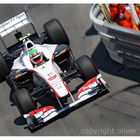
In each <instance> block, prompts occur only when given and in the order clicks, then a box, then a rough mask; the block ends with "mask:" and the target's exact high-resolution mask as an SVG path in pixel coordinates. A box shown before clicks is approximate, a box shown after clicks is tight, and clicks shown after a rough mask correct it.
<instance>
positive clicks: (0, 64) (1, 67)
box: [0, 53, 9, 82]
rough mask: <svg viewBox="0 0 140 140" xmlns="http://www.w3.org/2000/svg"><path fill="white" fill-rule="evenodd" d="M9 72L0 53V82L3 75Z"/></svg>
mask: <svg viewBox="0 0 140 140" xmlns="http://www.w3.org/2000/svg"><path fill="white" fill-rule="evenodd" d="M8 73H9V68H8V65H7V64H6V61H5V60H4V58H3V56H2V54H1V53H0V82H2V81H3V80H4V78H5V76H6V75H7V74H8Z"/></svg>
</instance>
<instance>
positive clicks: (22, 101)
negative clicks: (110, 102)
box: [14, 88, 37, 115]
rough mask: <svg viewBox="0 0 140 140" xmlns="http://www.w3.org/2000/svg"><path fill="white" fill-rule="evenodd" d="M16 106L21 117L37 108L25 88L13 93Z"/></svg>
mask: <svg viewBox="0 0 140 140" xmlns="http://www.w3.org/2000/svg"><path fill="white" fill-rule="evenodd" d="M14 99H15V103H16V106H17V108H18V110H19V112H20V114H21V115H23V114H27V113H29V112H30V111H32V110H34V109H36V108H37V104H36V102H35V101H33V99H32V97H31V96H30V94H29V91H28V90H27V89H25V88H23V89H18V90H16V91H15V93H14Z"/></svg>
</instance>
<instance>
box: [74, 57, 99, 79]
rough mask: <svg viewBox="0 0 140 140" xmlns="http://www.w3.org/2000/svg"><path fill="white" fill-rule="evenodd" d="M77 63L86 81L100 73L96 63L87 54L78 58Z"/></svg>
mask: <svg viewBox="0 0 140 140" xmlns="http://www.w3.org/2000/svg"><path fill="white" fill-rule="evenodd" d="M76 64H77V67H78V70H79V71H80V73H81V77H82V79H83V80H84V81H88V80H89V79H91V78H92V77H95V76H97V75H98V74H99V71H98V69H97V68H96V66H95V64H94V63H93V62H92V60H91V59H90V58H89V57H88V56H86V55H84V56H81V57H79V58H78V59H77V60H76Z"/></svg>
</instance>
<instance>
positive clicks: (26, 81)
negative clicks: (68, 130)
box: [0, 12, 108, 129]
mask: <svg viewBox="0 0 140 140" xmlns="http://www.w3.org/2000/svg"><path fill="white" fill-rule="evenodd" d="M10 21H13V22H14V23H11V22H10V23H8V22H9V21H8V22H5V23H3V24H2V25H0V31H1V32H0V35H1V40H2V39H3V37H4V36H5V35H8V34H10V33H11V31H12V32H14V31H15V32H16V33H15V37H16V38H17V40H18V42H17V43H16V44H14V45H12V46H10V47H8V48H7V47H6V46H5V44H4V42H2V43H3V45H4V46H5V50H6V52H4V53H3V54H0V68H1V69H0V80H1V81H2V80H4V79H6V81H7V83H8V84H9V86H10V87H11V89H12V90H13V98H14V101H15V104H16V106H17V108H18V110H19V112H20V114H21V115H22V116H23V117H24V118H25V119H26V121H27V124H28V126H29V128H30V129H34V128H36V127H38V126H40V125H42V124H43V123H45V122H47V121H48V120H50V119H52V118H54V117H55V116H57V115H59V114H60V113H62V112H64V111H66V110H67V109H69V108H73V107H75V106H76V105H78V104H80V103H81V102H84V101H85V100H87V99H89V98H91V97H93V96H95V95H97V94H101V93H102V92H104V91H108V89H107V83H106V82H105V81H104V79H103V78H102V75H101V74H100V73H99V71H98V69H97V68H96V66H95V64H94V63H93V61H92V60H91V59H90V58H89V57H88V56H86V55H84V56H81V57H79V58H78V59H77V60H75V58H74V56H73V54H72V51H71V48H70V45H69V39H68V36H67V34H66V32H65V31H64V29H63V27H62V25H61V24H60V22H59V21H58V20H57V19H52V20H50V21H48V22H47V23H45V24H44V33H42V36H39V35H38V34H37V32H36V30H35V28H34V25H33V23H32V22H31V19H30V18H29V15H28V14H27V13H26V12H23V13H21V14H20V15H18V16H16V17H14V18H12V19H10ZM15 22H16V23H15ZM23 22H24V24H23ZM6 23H7V24H6ZM21 23H22V24H21ZM27 24H31V26H32V27H33V30H34V31H35V32H34V33H32V34H31V33H28V34H25V35H24V36H23V34H22V32H21V30H22V27H24V28H25V25H27ZM23 25H24V26H23ZM13 27H14V28H13ZM12 29H13V30H12ZM19 29H20V31H19ZM76 78H81V79H82V80H83V81H84V83H83V84H82V85H81V87H80V88H79V89H78V93H76V97H74V96H73V94H72V93H71V91H70V88H69V87H68V84H69V83H70V82H72V81H73V80H74V79H76ZM44 96H46V97H47V98H49V101H47V100H46V101H44V102H45V105H41V104H40V100H42V99H44ZM68 98H71V102H70V103H68Z"/></svg>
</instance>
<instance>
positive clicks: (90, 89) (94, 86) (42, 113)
mask: <svg viewBox="0 0 140 140" xmlns="http://www.w3.org/2000/svg"><path fill="white" fill-rule="evenodd" d="M104 91H107V92H108V89H107V83H106V82H105V81H104V80H103V78H102V76H101V74H99V75H98V76H97V77H94V78H92V79H90V80H89V81H88V82H86V83H85V84H84V85H83V86H82V87H81V88H80V89H79V90H78V93H77V96H78V100H73V102H72V103H70V104H69V105H67V106H65V107H61V109H59V110H57V109H55V108H54V107H53V106H44V107H41V108H38V109H35V110H33V111H31V112H29V113H28V114H24V118H25V119H26V121H27V124H28V126H29V128H30V129H34V128H36V127H38V126H40V125H42V124H44V123H45V122H47V121H49V120H51V119H52V118H54V117H56V116H58V115H59V114H61V113H63V112H64V111H66V110H68V109H70V108H73V107H75V106H77V105H79V104H80V103H82V102H84V101H86V100H88V99H90V98H92V97H94V96H95V95H97V94H101V93H102V92H104ZM70 96H72V95H71V94H70Z"/></svg>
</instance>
